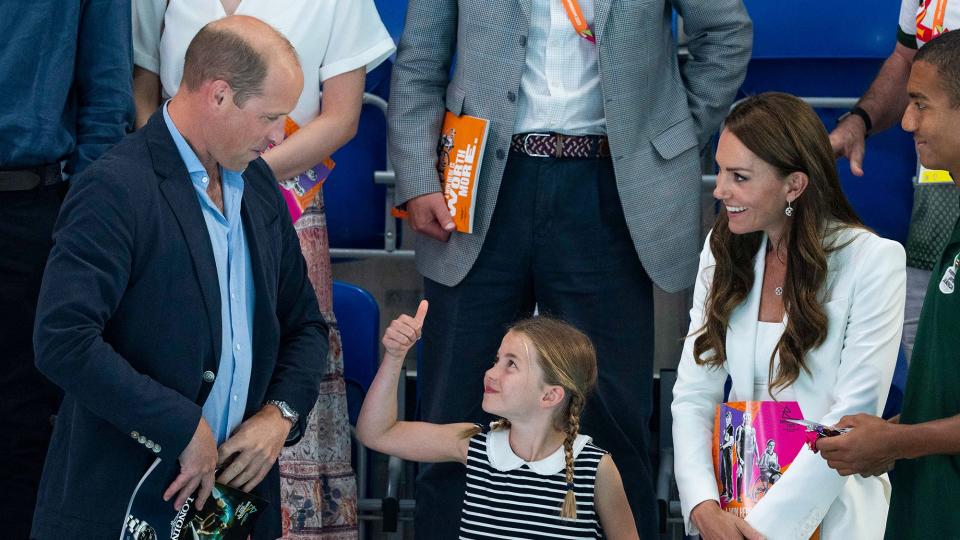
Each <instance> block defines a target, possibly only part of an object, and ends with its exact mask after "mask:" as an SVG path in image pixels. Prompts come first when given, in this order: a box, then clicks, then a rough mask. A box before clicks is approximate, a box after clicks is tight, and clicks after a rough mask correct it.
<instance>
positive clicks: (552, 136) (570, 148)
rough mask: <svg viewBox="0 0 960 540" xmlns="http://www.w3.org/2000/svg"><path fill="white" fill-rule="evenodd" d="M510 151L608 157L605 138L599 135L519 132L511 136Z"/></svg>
mask: <svg viewBox="0 0 960 540" xmlns="http://www.w3.org/2000/svg"><path fill="white" fill-rule="evenodd" d="M510 151H511V152H520V153H521V154H527V155H528V156H533V157H552V158H579V159H591V158H606V157H610V145H609V144H608V143H607V138H606V137H604V136H600V135H581V136H573V135H561V134H559V133H521V134H519V135H514V136H513V139H512V140H511V141H510Z"/></svg>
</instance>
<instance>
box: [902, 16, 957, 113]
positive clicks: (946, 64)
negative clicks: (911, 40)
mask: <svg viewBox="0 0 960 540" xmlns="http://www.w3.org/2000/svg"><path fill="white" fill-rule="evenodd" d="M913 61H914V62H921V61H922V62H926V63H928V64H930V65H932V66H933V67H935V68H937V73H939V74H940V79H941V81H942V82H941V84H942V85H943V89H944V90H945V91H946V92H947V95H948V96H949V97H950V106H951V107H960V32H944V33H943V34H940V35H939V36H937V37H936V38H934V39H932V40H930V41H928V42H927V44H926V45H924V46H923V47H920V50H919V51H917V55H916V56H915V57H914V59H913Z"/></svg>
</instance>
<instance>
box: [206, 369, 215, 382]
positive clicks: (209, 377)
mask: <svg viewBox="0 0 960 540" xmlns="http://www.w3.org/2000/svg"><path fill="white" fill-rule="evenodd" d="M215 380H217V376H216V375H214V374H213V372H212V371H209V370H207V371H204V372H203V382H208V383H212V382H213V381H215Z"/></svg>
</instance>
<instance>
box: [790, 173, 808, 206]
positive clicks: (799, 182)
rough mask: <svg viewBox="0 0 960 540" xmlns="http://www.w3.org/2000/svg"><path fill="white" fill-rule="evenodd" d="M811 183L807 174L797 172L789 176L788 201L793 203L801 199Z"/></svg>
mask: <svg viewBox="0 0 960 540" xmlns="http://www.w3.org/2000/svg"><path fill="white" fill-rule="evenodd" d="M809 183H810V177H809V176H807V173H803V172H799V171H796V172H792V173H790V174H789V175H787V179H786V185H787V201H789V202H791V203H792V202H794V201H796V200H797V199H799V198H800V195H802V194H803V192H804V191H805V190H806V189H807V185H808V184H809Z"/></svg>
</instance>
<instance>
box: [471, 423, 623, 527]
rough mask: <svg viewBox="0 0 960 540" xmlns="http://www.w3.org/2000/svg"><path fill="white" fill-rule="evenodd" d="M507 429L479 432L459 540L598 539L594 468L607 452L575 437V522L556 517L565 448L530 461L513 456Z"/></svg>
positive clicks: (583, 437) (564, 485) (562, 492)
mask: <svg viewBox="0 0 960 540" xmlns="http://www.w3.org/2000/svg"><path fill="white" fill-rule="evenodd" d="M509 435H510V430H509V429H501V430H497V431H491V432H489V433H479V434H477V435H474V436H473V437H472V438H471V439H470V445H469V450H468V452H467V487H466V493H465V495H464V500H463V513H462V514H461V518H460V538H462V539H475V538H509V539H511V540H514V539H516V540H519V539H531V540H533V539H548V538H602V535H603V533H602V530H601V527H600V520H599V517H598V516H597V513H596V510H595V509H594V506H593V491H594V484H595V482H596V478H597V466H598V465H599V464H600V458H602V457H603V456H604V454H606V452H605V451H603V450H601V449H600V448H597V447H596V446H594V445H593V444H591V443H590V437H588V436H586V435H579V436H577V438H576V440H575V441H574V444H573V455H574V492H575V493H576V495H577V519H576V520H567V519H561V518H560V506H561V505H562V504H563V498H564V495H566V492H567V482H566V474H565V470H566V469H565V466H566V461H565V459H564V455H563V448H562V447H561V448H559V449H558V450H557V451H556V452H554V453H553V454H551V455H550V456H548V457H546V458H544V459H541V460H539V461H534V462H526V461H523V460H522V459H521V458H520V457H518V456H517V455H516V454H514V453H513V450H512V449H511V448H510V442H509Z"/></svg>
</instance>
